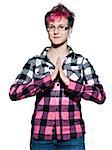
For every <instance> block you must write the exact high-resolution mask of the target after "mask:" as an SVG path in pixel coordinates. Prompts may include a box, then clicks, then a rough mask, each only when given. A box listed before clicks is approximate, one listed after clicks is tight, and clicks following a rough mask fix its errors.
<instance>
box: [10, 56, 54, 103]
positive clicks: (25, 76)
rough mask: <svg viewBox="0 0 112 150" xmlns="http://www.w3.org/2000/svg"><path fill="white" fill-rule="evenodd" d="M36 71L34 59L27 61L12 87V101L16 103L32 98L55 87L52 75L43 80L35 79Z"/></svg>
mask: <svg viewBox="0 0 112 150" xmlns="http://www.w3.org/2000/svg"><path fill="white" fill-rule="evenodd" d="M34 71H35V60H34V59H33V58H32V59H29V60H28V61H27V63H26V64H25V65H24V67H23V69H22V71H21V73H20V74H19V75H18V76H17V77H16V80H15V82H14V83H13V84H12V86H11V87H10V90H9V97H10V99H11V100H13V101H16V100H20V99H23V98H26V97H31V96H34V95H36V94H38V93H39V92H44V91H45V90H46V89H49V88H51V87H52V86H53V81H52V80H51V75H50V73H47V74H45V75H44V77H42V78H34Z"/></svg>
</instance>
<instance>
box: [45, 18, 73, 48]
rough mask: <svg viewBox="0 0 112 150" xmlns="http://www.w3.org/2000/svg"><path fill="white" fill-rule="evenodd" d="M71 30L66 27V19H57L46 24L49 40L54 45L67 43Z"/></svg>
mask: <svg viewBox="0 0 112 150" xmlns="http://www.w3.org/2000/svg"><path fill="white" fill-rule="evenodd" d="M71 30H72V29H71V28H70V27H68V19H67V18H65V17H62V18H61V19H60V18H58V19H56V20H55V21H53V22H49V24H48V36H49V40H50V41H51V43H52V44H54V45H61V44H62V43H65V42H67V39H68V36H69V34H70V32H71Z"/></svg>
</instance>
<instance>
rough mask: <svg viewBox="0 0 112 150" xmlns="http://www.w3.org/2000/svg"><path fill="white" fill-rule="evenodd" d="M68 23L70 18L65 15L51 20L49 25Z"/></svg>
mask: <svg viewBox="0 0 112 150" xmlns="http://www.w3.org/2000/svg"><path fill="white" fill-rule="evenodd" d="M51 24H52V25H61V24H62V25H67V24H68V19H67V18H65V17H57V18H55V20H53V21H49V25H51Z"/></svg>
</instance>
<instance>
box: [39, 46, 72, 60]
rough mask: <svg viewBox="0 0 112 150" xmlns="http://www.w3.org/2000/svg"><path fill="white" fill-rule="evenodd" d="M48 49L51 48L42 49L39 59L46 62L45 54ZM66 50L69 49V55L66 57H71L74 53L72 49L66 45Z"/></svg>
mask: <svg viewBox="0 0 112 150" xmlns="http://www.w3.org/2000/svg"><path fill="white" fill-rule="evenodd" d="M49 48H51V47H46V48H44V50H43V51H42V52H41V54H40V57H41V58H43V59H47V60H48V57H47V52H48V50H49ZM67 48H68V49H69V54H68V55H67V56H66V57H70V56H73V54H74V52H73V50H72V48H71V47H70V46H68V45H67Z"/></svg>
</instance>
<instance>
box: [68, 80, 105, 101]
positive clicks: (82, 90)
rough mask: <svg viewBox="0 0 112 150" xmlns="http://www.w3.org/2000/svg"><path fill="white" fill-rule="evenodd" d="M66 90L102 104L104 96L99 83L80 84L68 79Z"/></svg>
mask: <svg viewBox="0 0 112 150" xmlns="http://www.w3.org/2000/svg"><path fill="white" fill-rule="evenodd" d="M67 88H68V90H69V91H70V92H72V93H74V94H76V95H77V96H80V97H82V98H84V99H85V100H90V101H94V102H96V103H98V104H103V103H104V101H105V98H106V95H105V92H104V90H103V87H102V85H101V84H96V85H91V86H90V85H82V84H80V83H77V82H75V81H72V80H70V82H69V85H68V87H67Z"/></svg>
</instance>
